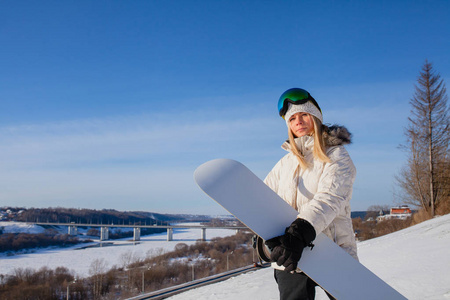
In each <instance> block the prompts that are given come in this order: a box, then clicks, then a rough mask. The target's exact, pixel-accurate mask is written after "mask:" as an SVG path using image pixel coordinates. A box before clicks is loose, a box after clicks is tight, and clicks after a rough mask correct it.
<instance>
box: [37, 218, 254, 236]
mask: <svg viewBox="0 0 450 300" xmlns="http://www.w3.org/2000/svg"><path fill="white" fill-rule="evenodd" d="M32 224H36V225H40V226H67V228H68V234H69V235H77V234H78V227H100V240H101V241H105V240H108V239H109V230H110V228H133V241H140V240H141V229H142V228H163V229H166V230H167V241H172V240H173V230H174V229H192V228H194V229H200V232H201V235H200V239H201V240H202V241H206V229H234V230H236V233H237V232H238V231H239V230H241V229H248V228H247V227H242V226H206V225H156V224H154V225H135V224H134V225H133V224H129V225H125V224H88V223H75V222H71V223H52V222H32Z"/></svg>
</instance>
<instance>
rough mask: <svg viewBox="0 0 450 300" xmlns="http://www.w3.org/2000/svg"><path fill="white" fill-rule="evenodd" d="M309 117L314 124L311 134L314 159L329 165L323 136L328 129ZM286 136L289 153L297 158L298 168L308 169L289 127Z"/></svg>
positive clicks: (314, 118)
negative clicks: (287, 137)
mask: <svg viewBox="0 0 450 300" xmlns="http://www.w3.org/2000/svg"><path fill="white" fill-rule="evenodd" d="M309 116H310V117H311V118H312V120H313V124H314V131H313V133H312V135H313V137H314V147H313V155H314V159H318V160H320V161H321V162H324V163H329V162H331V160H330V158H329V157H328V155H327V154H326V143H325V136H324V131H326V130H327V129H328V127H327V126H326V125H323V124H322V122H321V121H320V120H319V119H318V118H317V117H314V116H312V115H309ZM288 135H289V144H290V146H291V151H292V153H293V154H294V155H295V156H296V157H297V159H298V162H299V163H300V167H301V168H302V169H308V168H309V165H308V163H307V162H306V160H305V156H304V155H303V153H301V152H300V150H299V149H298V148H297V145H296V144H295V137H294V134H293V133H292V130H291V128H290V127H289V126H288Z"/></svg>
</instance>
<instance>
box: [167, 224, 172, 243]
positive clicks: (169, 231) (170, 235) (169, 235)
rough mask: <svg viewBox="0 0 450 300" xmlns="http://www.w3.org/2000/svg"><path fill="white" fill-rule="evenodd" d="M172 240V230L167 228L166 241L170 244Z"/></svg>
mask: <svg viewBox="0 0 450 300" xmlns="http://www.w3.org/2000/svg"><path fill="white" fill-rule="evenodd" d="M172 240H173V228H170V227H168V228H167V241H168V242H170V241H172Z"/></svg>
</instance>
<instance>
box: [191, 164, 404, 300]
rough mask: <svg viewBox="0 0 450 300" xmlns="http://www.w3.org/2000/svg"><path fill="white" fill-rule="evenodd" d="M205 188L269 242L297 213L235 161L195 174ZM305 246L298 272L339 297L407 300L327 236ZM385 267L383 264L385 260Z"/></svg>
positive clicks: (206, 191) (209, 167)
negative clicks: (312, 244)
mask: <svg viewBox="0 0 450 300" xmlns="http://www.w3.org/2000/svg"><path fill="white" fill-rule="evenodd" d="M194 178H195V181H196V182H197V184H198V185H199V186H200V188H201V189H202V190H203V191H204V192H205V193H206V194H208V195H209V196H210V197H211V198H212V199H213V200H215V201H216V202H217V203H219V204H220V205H221V206H223V207H224V208H225V209H226V210H227V211H229V212H230V213H231V214H232V215H234V216H235V217H236V218H237V219H239V220H240V221H241V222H242V223H244V224H245V225H246V226H247V227H249V228H250V229H251V230H252V231H253V232H255V233H256V234H257V235H259V236H260V237H262V238H263V239H264V240H268V239H270V238H272V237H276V236H279V235H282V234H284V230H285V228H286V227H288V226H289V225H290V224H291V222H292V221H293V220H295V219H296V218H297V211H296V210H295V209H294V208H292V207H291V206H290V205H289V204H287V203H286V202H285V201H284V200H283V199H281V198H280V197H279V196H278V195H277V194H276V193H275V192H274V191H272V190H271V189H270V188H269V187H268V186H267V185H266V184H264V182H263V181H262V180H261V179H259V178H258V177H257V176H256V175H255V174H253V173H252V172H251V171H250V170H249V169H248V168H247V167H245V166H244V165H243V164H241V163H239V162H237V161H234V160H230V159H216V160H212V161H209V162H206V163H204V164H202V165H201V166H199V167H198V168H197V170H195V173H194ZM313 243H314V245H315V247H314V248H313V249H312V250H310V248H305V249H304V251H303V254H302V258H301V260H300V262H299V268H300V269H301V270H302V271H303V272H305V273H306V274H307V275H308V276H309V277H310V278H312V279H313V280H314V281H315V282H316V283H317V284H319V285H320V286H321V287H322V288H323V289H324V290H326V291H327V292H328V293H330V294H331V295H333V296H334V297H335V298H336V299H348V300H353V299H355V300H356V299H358V300H359V299H366V300H370V299H374V300H379V299H406V298H405V297H404V296H402V295H401V294H400V293H399V292H397V291H396V290H395V289H393V288H392V287H391V286H389V285H388V284H387V283H385V282H384V281H383V280H381V279H380V278H379V277H377V276H376V275H375V274H373V273H372V272H371V271H370V270H368V269H367V268H366V267H364V266H363V265H362V264H360V263H359V262H358V261H357V260H355V259H354V258H353V257H351V256H350V255H349V254H347V252H345V251H344V250H342V249H341V248H340V247H339V246H338V245H336V244H335V243H334V242H333V241H331V240H330V239H329V238H328V237H327V236H325V235H324V234H322V233H321V234H319V235H318V236H317V237H316V239H315V240H314V242H313ZM380 263H382V262H380Z"/></svg>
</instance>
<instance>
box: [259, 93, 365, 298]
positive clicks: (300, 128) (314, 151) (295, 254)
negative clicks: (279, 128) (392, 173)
mask: <svg viewBox="0 0 450 300" xmlns="http://www.w3.org/2000/svg"><path fill="white" fill-rule="evenodd" d="M278 110H279V113H280V116H281V117H283V118H284V119H285V120H286V125H287V127H288V136H289V140H288V141H286V142H285V143H284V144H283V145H282V148H283V149H285V150H286V151H288V154H286V155H285V156H284V157H283V158H282V159H281V160H280V161H279V162H278V163H277V164H276V165H275V167H274V168H273V169H272V171H271V172H270V173H269V174H268V175H267V177H266V179H265V180H264V182H265V183H266V184H267V185H268V186H269V187H270V188H271V189H272V190H274V191H275V192H276V193H277V194H278V195H279V196H280V197H282V198H283V199H284V200H285V201H286V202H288V203H289V204H290V205H291V206H292V207H294V208H295V209H296V210H297V211H298V216H297V219H296V220H292V221H293V222H292V224H291V225H290V226H289V227H288V228H286V233H285V234H284V235H283V236H279V237H276V238H273V239H270V240H268V241H266V245H267V246H268V247H269V248H270V249H271V250H272V253H271V260H272V262H273V263H272V265H273V266H274V267H275V279H276V281H277V283H278V288H279V291H280V299H282V300H285V299H314V297H315V286H316V284H315V283H314V282H313V281H312V280H311V279H309V278H308V277H307V276H306V275H305V274H304V273H301V271H300V270H299V269H297V263H298V261H299V260H300V258H301V255H302V251H303V248H305V247H306V246H308V245H311V243H312V242H313V241H314V239H315V237H316V235H317V234H319V233H320V232H323V233H324V234H326V235H327V236H328V237H329V238H331V239H332V240H333V241H334V242H335V243H336V244H338V245H339V246H340V247H342V248H343V249H344V250H345V251H347V252H348V253H349V254H350V255H352V256H353V257H354V258H355V259H358V258H357V254H356V242H355V236H354V233H353V227H352V220H351V216H350V212H351V210H350V199H351V196H352V186H353V182H354V180H355V176H356V169H355V166H354V165H353V162H352V160H351V158H350V156H349V154H348V152H347V151H346V150H345V148H344V146H343V145H346V144H349V143H350V142H351V140H350V138H351V134H350V133H349V132H348V131H347V129H346V128H345V127H342V126H330V127H328V126H325V125H323V124H322V122H323V117H322V111H321V109H320V107H319V105H318V103H317V102H316V100H315V99H314V98H313V97H312V96H311V95H310V94H309V93H308V92H307V91H305V90H303V89H299V88H293V89H289V90H287V91H286V92H284V93H283V94H282V95H281V97H280V100H279V102H278Z"/></svg>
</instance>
